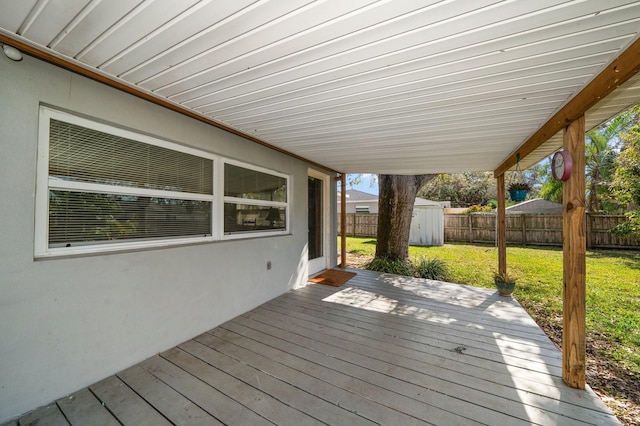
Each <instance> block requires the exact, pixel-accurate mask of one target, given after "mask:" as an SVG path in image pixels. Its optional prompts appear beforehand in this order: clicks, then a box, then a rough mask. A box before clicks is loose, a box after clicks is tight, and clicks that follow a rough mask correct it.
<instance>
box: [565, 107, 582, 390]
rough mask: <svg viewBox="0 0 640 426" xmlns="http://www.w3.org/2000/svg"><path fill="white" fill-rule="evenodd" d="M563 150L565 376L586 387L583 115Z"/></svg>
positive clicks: (570, 127) (574, 385) (570, 382)
mask: <svg viewBox="0 0 640 426" xmlns="http://www.w3.org/2000/svg"><path fill="white" fill-rule="evenodd" d="M563 145H564V149H565V150H566V151H568V152H569V154H571V158H572V160H573V168H572V171H571V177H570V178H569V179H568V180H567V181H565V182H564V184H563V188H562V204H563V215H562V250H563V259H564V260H563V263H564V272H563V282H564V291H563V318H562V367H563V368H562V379H563V380H564V381H565V383H566V384H567V385H569V386H571V387H572V388H578V389H584V388H585V374H586V335H585V334H586V319H585V317H586V296H585V293H586V224H585V171H584V167H585V141H584V115H583V116H581V117H579V118H578V119H576V120H574V121H572V122H571V123H570V124H569V125H568V126H567V127H566V128H565V129H564V142H563Z"/></svg>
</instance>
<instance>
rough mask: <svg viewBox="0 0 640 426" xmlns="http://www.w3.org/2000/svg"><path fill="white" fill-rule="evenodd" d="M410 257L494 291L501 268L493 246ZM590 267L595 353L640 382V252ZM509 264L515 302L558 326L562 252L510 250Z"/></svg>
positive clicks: (369, 242) (359, 243) (447, 248)
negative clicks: (436, 263)
mask: <svg viewBox="0 0 640 426" xmlns="http://www.w3.org/2000/svg"><path fill="white" fill-rule="evenodd" d="M375 244H376V242H375V240H374V239H371V238H355V237H352V238H347V251H348V252H350V253H356V254H361V255H368V256H373V254H374V253H375ZM409 256H410V257H411V258H412V259H419V258H422V257H426V258H437V259H440V260H443V261H444V262H446V264H447V266H448V280H449V281H451V282H456V283H461V284H468V285H472V286H476V287H489V288H493V287H494V284H493V274H494V272H495V270H496V269H497V265H498V253H497V249H496V248H494V247H491V246H482V245H469V244H455V243H454V244H446V245H444V246H443V247H410V248H409ZM586 263H587V330H588V339H589V341H590V342H591V345H590V346H591V347H590V350H591V351H592V352H593V353H594V354H595V355H597V356H600V357H602V358H605V359H607V360H609V362H610V363H611V364H615V365H616V366H617V367H616V368H619V367H623V369H624V373H625V374H631V375H633V376H635V377H636V378H638V379H640V253H638V252H623V251H588V252H587V257H586ZM507 265H508V268H509V273H510V274H513V275H515V277H516V279H517V284H516V290H515V292H514V296H515V297H516V299H517V300H518V301H519V302H520V303H521V304H522V306H523V307H524V308H525V309H527V311H528V312H529V314H530V315H531V316H532V317H534V319H536V321H538V323H540V322H545V321H555V322H556V324H557V322H558V321H560V320H561V318H562V250H561V249H559V248H533V247H508V248H507ZM560 324H561V322H560Z"/></svg>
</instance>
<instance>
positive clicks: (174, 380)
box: [12, 270, 619, 426]
mask: <svg viewBox="0 0 640 426" xmlns="http://www.w3.org/2000/svg"><path fill="white" fill-rule="evenodd" d="M353 271H354V272H357V273H358V275H357V276H356V277H355V278H353V279H351V280H350V281H349V282H347V283H346V284H345V285H343V286H342V287H339V288H334V287H328V286H324V285H317V284H313V285H308V286H306V287H305V288H302V289H299V290H295V291H291V292H289V293H287V294H285V295H283V296H280V297H278V298H276V299H274V300H272V301H270V302H268V303H265V304H264V305H262V306H260V307H258V308H256V309H254V310H253V311H251V312H247V313H246V314H245V315H242V316H240V317H237V318H235V319H233V320H232V321H229V322H227V323H225V324H223V325H221V326H219V327H217V328H214V329H213V330H211V331H209V332H207V333H205V334H202V335H200V336H198V337H196V338H194V339H193V340H190V341H188V342H185V343H183V344H181V345H179V346H178V347H176V348H173V349H170V350H168V351H166V352H164V353H162V354H159V355H157V356H154V357H153V358H150V359H148V360H146V361H144V362H142V363H140V364H138V365H136V366H134V367H131V368H129V369H127V370H125V371H122V372H121V373H118V374H116V375H114V376H111V377H109V378H107V379H105V380H103V381H101V382H99V383H97V384H95V385H93V386H90V387H89V388H88V389H83V390H81V391H79V392H77V393H76V394H74V395H71V396H69V397H66V398H62V399H60V400H58V401H56V402H55V403H53V404H51V405H49V406H47V407H43V408H41V409H39V410H36V411H34V412H32V413H29V414H27V415H25V416H23V417H22V418H20V419H19V421H18V422H17V423H18V424H20V425H28V424H36V421H37V422H38V423H37V424H38V425H44V424H51V425H57V424H65V425H66V424H74V425H76V424H77V425H87V424H104V425H110V424H113V425H117V424H125V425H163V424H180V425H182V424H196V425H217V424H229V425H272V424H276V425H296V426H297V425H311V424H314V425H315V424H330V425H350V426H356V425H373V424H387V425H421V424H433V425H447V426H449V425H458V424H464V425H467V424H469V425H471V424H491V425H529V424H540V425H586V424H597V425H607V424H619V423H618V421H617V420H616V418H615V417H614V416H613V415H612V414H611V412H610V411H609V410H608V408H607V407H606V406H605V405H604V404H603V403H602V402H601V401H600V400H599V399H598V397H597V396H596V395H595V394H594V393H593V392H592V391H591V390H590V389H588V390H587V391H578V390H574V389H571V388H569V387H567V386H565V385H564V384H563V382H562V379H561V376H562V375H561V370H560V369H561V359H560V352H559V351H558V349H557V348H556V347H555V346H554V345H553V344H552V343H551V341H550V340H549V339H548V338H547V336H546V335H545V334H544V333H543V332H542V331H541V330H540V328H539V327H538V326H537V325H536V324H535V323H534V321H533V320H532V319H531V318H530V317H529V316H528V315H527V313H526V312H525V311H524V310H523V309H522V308H521V307H520V305H519V304H518V303H517V302H516V301H515V300H513V299H510V298H504V297H500V296H498V295H497V293H496V292H494V291H492V290H487V289H478V288H473V287H467V286H460V285H456V284H448V283H440V282H432V281H424V280H416V279H411V278H407V277H397V276H390V275H378V274H376V273H373V272H368V271H360V270H353ZM14 423H15V422H14ZM14 423H12V424H14Z"/></svg>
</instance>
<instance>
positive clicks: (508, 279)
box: [493, 272, 516, 284]
mask: <svg viewBox="0 0 640 426" xmlns="http://www.w3.org/2000/svg"><path fill="white" fill-rule="evenodd" d="M493 281H495V282H500V283H507V284H513V283H515V282H516V279H515V277H514V276H513V275H510V274H509V272H495V273H494V274H493Z"/></svg>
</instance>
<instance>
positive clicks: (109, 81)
mask: <svg viewBox="0 0 640 426" xmlns="http://www.w3.org/2000/svg"><path fill="white" fill-rule="evenodd" d="M0 44H8V45H10V46H13V47H15V48H16V49H18V50H20V51H21V52H22V53H26V54H27V55H30V56H33V57H35V58H38V59H41V60H43V61H45V62H49V63H51V64H53V65H56V66H59V67H61V68H64V69H67V70H69V71H72V72H74V73H76V74H79V75H82V76H84V77H87V78H90V79H92V80H95V81H98V82H100V83H103V84H106V85H107V86H110V87H113V88H115V89H118V90H121V91H123V92H126V93H129V94H130V95H133V96H136V97H138V98H141V99H144V100H146V101H149V102H151V103H154V104H156V105H160V106H162V107H164V108H167V109H170V110H172V111H175V112H177V113H180V114H182V115H186V116H187V117H190V118H193V119H195V120H198V121H201V122H203V123H206V124H209V125H210V126H213V127H217V128H219V129H222V130H224V131H226V132H229V133H233V134H234V135H237V136H240V137H242V138H244V139H248V140H250V141H251V142H255V143H257V144H259V145H262V146H265V147H267V148H269V149H273V150H274V151H278V152H280V153H282V154H285V155H288V156H290V157H293V158H295V159H298V160H301V161H304V162H306V163H308V164H310V165H312V166H315V167H318V168H321V169H325V170H328V171H331V172H334V173H337V172H338V171H337V170H333V169H332V168H330V167H327V166H325V165H323V164H320V163H316V162H315V161H312V160H309V159H307V158H304V157H302V156H300V155H297V154H294V153H292V152H290V151H287V150H285V149H283V148H280V147H278V146H275V145H271V144H270V143H268V142H266V141H263V140H262V139H260V138H257V137H255V136H252V135H250V134H247V133H244V132H241V131H240V130H237V129H234V128H232V127H229V126H225V125H224V124H221V123H218V122H217V121H214V120H212V119H210V118H208V117H206V116H204V115H201V114H199V113H197V112H195V111H193V110H191V109H189V108H186V107H183V106H182V105H179V104H175V103H173V102H170V101H168V100H167V99H165V98H162V97H160V96H158V95H156V94H153V93H151V92H146V91H144V90H142V89H141V88H139V87H137V86H134V85H132V84H130V83H128V82H125V81H122V80H116V79H115V78H113V77H111V76H109V75H107V74H102V73H100V72H98V71H97V70H94V69H91V68H89V67H88V66H87V65H84V64H81V63H80V62H73V61H70V60H67V59H64V58H62V57H60V56H57V55H55V54H53V53H51V52H47V51H44V50H42V49H40V48H38V47H35V46H32V45H31V44H28V43H25V42H23V41H20V40H15V39H13V38H11V37H8V36H6V35H5V34H1V33H0Z"/></svg>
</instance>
